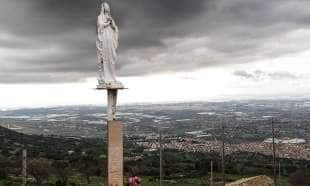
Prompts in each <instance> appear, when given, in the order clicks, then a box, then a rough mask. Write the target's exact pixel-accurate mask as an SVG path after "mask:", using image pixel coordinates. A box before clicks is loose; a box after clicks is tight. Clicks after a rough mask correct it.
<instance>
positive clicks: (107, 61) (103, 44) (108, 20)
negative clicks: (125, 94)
mask: <svg viewBox="0 0 310 186" xmlns="http://www.w3.org/2000/svg"><path fill="white" fill-rule="evenodd" d="M96 46H97V64H98V68H99V77H98V82H99V86H104V87H116V88H121V87H123V85H122V83H121V82H119V81H117V80H116V75H115V62H116V57H117V54H116V49H117V47H118V28H117V26H116V24H115V22H114V20H113V18H112V17H111V13H110V6H109V4H107V3H102V4H101V12H100V14H99V16H98V19H97V40H96Z"/></svg>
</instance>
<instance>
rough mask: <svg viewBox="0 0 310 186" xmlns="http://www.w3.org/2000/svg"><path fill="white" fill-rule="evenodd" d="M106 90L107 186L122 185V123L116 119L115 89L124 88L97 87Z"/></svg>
mask: <svg viewBox="0 0 310 186" xmlns="http://www.w3.org/2000/svg"><path fill="white" fill-rule="evenodd" d="M97 89H106V90H107V101H108V102H107V137H108V154H107V155H108V186H123V182H124V178H123V125H122V123H121V122H120V121H118V120H117V119H116V103H117V91H118V89H124V88H110V87H97Z"/></svg>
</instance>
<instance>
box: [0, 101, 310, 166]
mask: <svg viewBox="0 0 310 186" xmlns="http://www.w3.org/2000/svg"><path fill="white" fill-rule="evenodd" d="M102 113H105V107H99V106H68V107H54V108H34V109H18V110H2V111H0V125H1V126H2V127H6V128H9V129H11V130H15V131H17V132H22V133H25V134H37V135H44V136H62V137H66V138H104V137H105V132H106V129H105V128H106V127H105V117H106V116H105V114H102ZM119 113H120V114H119V115H118V117H119V118H120V120H121V121H123V123H124V125H125V137H126V138H125V140H128V141H131V142H134V143H136V144H137V145H138V146H141V147H143V148H144V150H145V151H155V150H157V149H158V148H159V143H158V139H159V132H161V133H162V144H163V147H164V148H165V149H176V150H181V151H186V152H213V151H215V152H219V151H220V150H221V145H222V141H224V143H225V153H226V154H230V153H233V152H240V151H244V152H254V153H262V154H266V155H271V153H272V151H271V144H272V139H271V136H272V135H271V122H272V120H273V122H274V128H275V136H276V139H275V143H276V146H277V154H279V157H281V158H292V159H308V160H309V159H310V143H309V141H310V125H309V121H310V100H277V101H273V100H259V101H258V100H249V101H231V102H204V103H200V102H199V103H198V102H192V103H174V104H154V105H143V104H140V105H124V106H120V107H119Z"/></svg>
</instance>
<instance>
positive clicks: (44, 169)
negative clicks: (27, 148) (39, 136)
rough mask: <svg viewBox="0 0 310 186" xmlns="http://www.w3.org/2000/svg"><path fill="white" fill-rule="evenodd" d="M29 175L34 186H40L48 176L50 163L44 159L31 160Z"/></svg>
mask: <svg viewBox="0 0 310 186" xmlns="http://www.w3.org/2000/svg"><path fill="white" fill-rule="evenodd" d="M29 174H30V175H32V176H33V177H34V179H35V182H36V185H42V184H43V183H44V182H45V181H46V180H47V179H48V177H49V175H50V162H49V161H48V160H47V159H44V158H39V159H33V160H31V161H30V163H29Z"/></svg>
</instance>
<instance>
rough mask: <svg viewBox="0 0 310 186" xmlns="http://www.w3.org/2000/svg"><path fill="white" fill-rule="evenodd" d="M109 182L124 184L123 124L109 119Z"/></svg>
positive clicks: (118, 184)
mask: <svg viewBox="0 0 310 186" xmlns="http://www.w3.org/2000/svg"><path fill="white" fill-rule="evenodd" d="M108 183H109V186H123V125H122V124H121V122H119V121H116V120H114V121H108Z"/></svg>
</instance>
